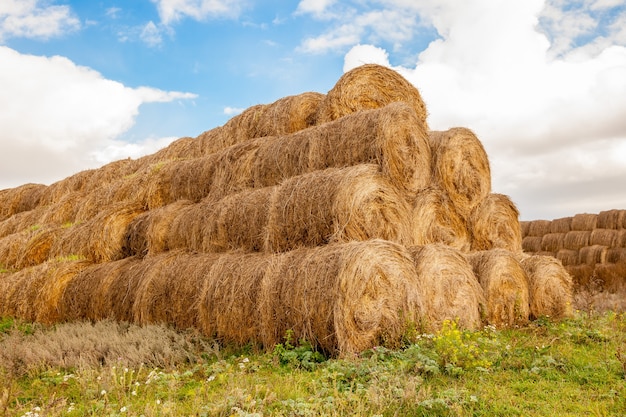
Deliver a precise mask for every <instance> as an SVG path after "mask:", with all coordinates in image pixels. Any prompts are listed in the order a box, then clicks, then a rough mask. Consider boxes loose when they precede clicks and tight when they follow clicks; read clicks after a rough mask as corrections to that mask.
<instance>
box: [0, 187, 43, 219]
mask: <svg viewBox="0 0 626 417" xmlns="http://www.w3.org/2000/svg"><path fill="white" fill-rule="evenodd" d="M46 188H47V187H46V186H45V185H42V184H24V185H21V186H19V187H15V188H9V189H5V190H0V221H2V220H5V219H8V218H9V217H11V216H13V215H14V214H17V213H22V212H24V211H29V210H32V209H34V208H35V207H37V205H39V201H40V200H41V196H42V194H43V192H44V190H45V189H46Z"/></svg>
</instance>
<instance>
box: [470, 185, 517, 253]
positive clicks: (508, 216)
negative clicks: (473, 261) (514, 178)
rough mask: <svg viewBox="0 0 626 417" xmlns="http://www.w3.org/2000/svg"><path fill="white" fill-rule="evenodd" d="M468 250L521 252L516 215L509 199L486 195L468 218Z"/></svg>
mask: <svg viewBox="0 0 626 417" xmlns="http://www.w3.org/2000/svg"><path fill="white" fill-rule="evenodd" d="M469 228H470V232H471V249H472V250H473V251H482V250H489V249H496V248H499V249H506V250H509V251H512V252H516V251H521V250H522V230H521V227H520V224H519V211H518V210H517V207H516V206H515V204H514V203H513V202H512V201H511V199H510V198H509V197H508V196H506V195H503V194H489V195H488V196H487V197H485V198H484V199H483V200H482V201H481V202H480V203H479V204H478V205H477V206H476V207H475V208H474V209H473V210H472V212H471V214H470V216H469Z"/></svg>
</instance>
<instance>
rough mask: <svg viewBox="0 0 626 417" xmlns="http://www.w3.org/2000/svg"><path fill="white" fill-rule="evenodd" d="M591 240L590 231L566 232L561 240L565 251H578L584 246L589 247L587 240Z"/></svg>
mask: <svg viewBox="0 0 626 417" xmlns="http://www.w3.org/2000/svg"><path fill="white" fill-rule="evenodd" d="M590 238H591V232H590V231H581V230H572V231H571V232H567V233H566V234H565V237H564V238H563V247H564V248H565V249H571V250H579V249H582V248H584V247H586V246H589V239H590Z"/></svg>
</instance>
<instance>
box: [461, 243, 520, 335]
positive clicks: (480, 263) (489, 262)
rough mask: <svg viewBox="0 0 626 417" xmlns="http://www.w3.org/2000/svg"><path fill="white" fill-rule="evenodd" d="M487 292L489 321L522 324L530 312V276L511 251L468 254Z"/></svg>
mask: <svg viewBox="0 0 626 417" xmlns="http://www.w3.org/2000/svg"><path fill="white" fill-rule="evenodd" d="M467 259H468V261H469V263H470V264H471V265H472V268H473V270H474V273H475V274H476V277H477V278H478V281H479V282H480V285H481V286H482V288H483V291H484V293H485V299H486V302H487V311H486V312H485V316H486V319H487V322H488V323H489V324H493V325H495V326H498V327H506V326H514V325H523V324H526V323H527V322H528V317H529V315H530V310H529V309H530V302H529V297H530V296H529V289H528V277H527V276H526V272H525V271H524V269H523V268H522V266H521V265H520V263H519V262H518V260H517V259H516V258H515V256H514V255H513V253H512V252H510V251H507V250H504V249H493V250H487V251H479V252H472V253H470V254H468V255H467Z"/></svg>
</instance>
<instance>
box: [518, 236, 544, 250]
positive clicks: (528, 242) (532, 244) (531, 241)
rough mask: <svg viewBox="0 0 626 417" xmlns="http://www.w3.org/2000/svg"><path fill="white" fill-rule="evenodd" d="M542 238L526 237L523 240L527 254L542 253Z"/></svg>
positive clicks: (523, 247) (523, 248) (523, 246)
mask: <svg viewBox="0 0 626 417" xmlns="http://www.w3.org/2000/svg"><path fill="white" fill-rule="evenodd" d="M542 239H543V237H541V236H526V237H525V238H524V239H523V240H522V250H523V251H524V252H527V253H537V252H541V240H542Z"/></svg>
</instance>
